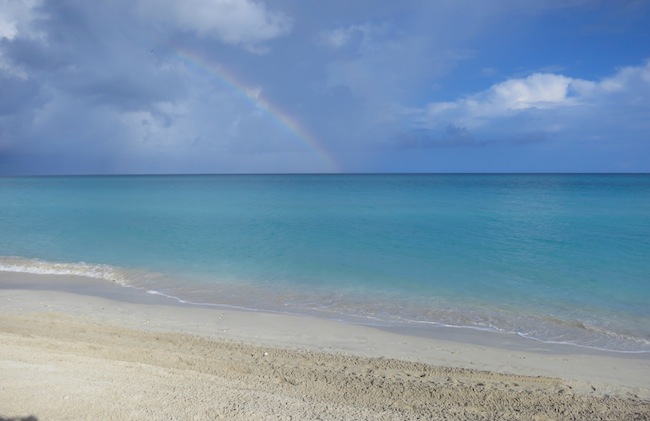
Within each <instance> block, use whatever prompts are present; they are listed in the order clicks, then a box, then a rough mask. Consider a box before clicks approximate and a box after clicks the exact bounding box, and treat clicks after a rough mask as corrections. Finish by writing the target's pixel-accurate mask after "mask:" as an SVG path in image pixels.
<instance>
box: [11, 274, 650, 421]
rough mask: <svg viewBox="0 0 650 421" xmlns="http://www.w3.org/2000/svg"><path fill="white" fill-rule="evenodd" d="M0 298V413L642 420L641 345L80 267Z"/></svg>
mask: <svg viewBox="0 0 650 421" xmlns="http://www.w3.org/2000/svg"><path fill="white" fill-rule="evenodd" d="M21 286H22V288H21ZM25 286H28V288H25ZM0 302H1V303H2V305H1V306H0V308H1V310H0V341H1V343H2V344H3V345H2V347H0V372H2V376H3V384H2V387H1V388H0V417H4V418H2V419H28V417H30V416H31V417H33V418H32V419H38V420H65V419H124V420H131V419H133V420H135V419H199V420H204V419H205V420H208V419H234V420H237V419H241V420H249V419H319V420H329V419H332V420H333V419H380V420H381V419H385V420H399V419H537V420H548V419H625V420H630V419H639V420H641V419H650V382H648V380H647V379H648V378H650V355H648V353H637V354H630V353H627V354H626V353H611V352H596V351H593V350H586V349H582V348H579V347H570V346H566V345H564V346H562V345H555V346H554V345H552V344H544V343H536V342H535V341H530V340H527V339H524V338H519V337H516V336H514V335H508V336H506V335H504V336H503V337H499V335H497V334H495V333H490V332H479V331H468V330H466V329H455V330H454V329H449V328H447V329H443V328H441V329H440V330H439V331H437V332H435V334H434V335H430V336H428V337H422V336H413V335H408V334H404V333H397V332H390V331H385V330H381V329H376V328H372V327H368V326H359V325H354V324H349V323H341V322H336V321H332V320H323V319H316V318H310V317H302V316H291V315H284V314H271V313H264V312H246V311H235V310H232V309H226V308H216V307H211V308H206V307H200V306H188V305H181V304H179V303H178V302H176V303H174V302H173V301H171V300H169V299H167V298H165V297H160V296H155V295H151V294H146V293H145V292H144V291H142V290H136V289H132V288H123V287H116V286H113V285H105V282H102V281H99V280H92V279H87V278H83V277H79V276H63V275H58V276H55V275H34V274H25V273H10V272H0ZM495 335H496V336H495ZM499 344H500V345H499Z"/></svg>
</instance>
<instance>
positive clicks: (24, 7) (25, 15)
mask: <svg viewBox="0 0 650 421" xmlns="http://www.w3.org/2000/svg"><path fill="white" fill-rule="evenodd" d="M41 3H42V1H41V0H0V40H1V39H3V38H5V39H8V40H12V39H14V38H16V37H17V36H18V35H19V34H20V35H22V36H25V35H26V34H25V32H26V31H27V30H28V28H29V26H30V23H31V21H32V20H33V19H34V13H35V12H34V9H36V7H37V6H40V5H41Z"/></svg>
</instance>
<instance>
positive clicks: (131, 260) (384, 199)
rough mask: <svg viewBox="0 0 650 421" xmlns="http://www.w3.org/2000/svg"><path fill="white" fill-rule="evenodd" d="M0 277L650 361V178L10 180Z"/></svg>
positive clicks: (3, 200) (1, 224)
mask: <svg viewBox="0 0 650 421" xmlns="http://www.w3.org/2000/svg"><path fill="white" fill-rule="evenodd" d="M0 270H10V271H24V272H34V273H79V274H85V275H90V276H94V277H101V278H106V279H108V280H112V281H116V282H119V283H120V284H122V285H128V286H134V287H137V288H143V289H145V290H147V291H149V292H151V293H159V294H164V295H169V296H172V297H176V298H178V299H179V300H182V301H185V302H189V303H192V302H193V303H209V304H215V305H228V306H235V307H243V308H249V309H254V310H266V311H281V312H287V313H296V314H309V315H314V316H319V317H327V318H332V319H340V320H347V321H350V322H355V323H367V324H374V325H384V326H394V327H400V326H407V327H408V326H410V327H412V326H420V327H422V326H427V325H429V324H430V325H431V326H435V325H437V324H443V325H450V326H463V327H471V328H477V329H485V330H495V331H504V332H512V333H514V334H519V335H522V336H525V337H529V338H531V339H536V340H541V341H548V342H561V343H570V344H575V345H579V346H584V347H593V348H600V349H609V350H616V351H626V352H640V351H643V352H650V305H649V304H648V303H649V302H650V176H648V175H231V176H227V175H218V176H133V177H131V176H124V177H120V176H110V177H49V178H0Z"/></svg>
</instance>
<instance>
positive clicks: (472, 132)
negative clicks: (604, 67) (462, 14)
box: [396, 60, 650, 147]
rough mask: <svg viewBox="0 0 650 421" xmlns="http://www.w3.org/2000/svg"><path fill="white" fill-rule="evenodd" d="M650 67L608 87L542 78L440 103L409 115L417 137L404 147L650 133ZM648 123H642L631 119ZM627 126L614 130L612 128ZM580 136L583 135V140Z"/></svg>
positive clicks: (622, 74) (406, 139)
mask: <svg viewBox="0 0 650 421" xmlns="http://www.w3.org/2000/svg"><path fill="white" fill-rule="evenodd" d="M649 95H650V60H649V61H647V62H645V63H644V64H643V65H640V66H631V67H624V68H621V69H619V70H617V71H616V72H615V73H614V74H613V75H611V76H609V77H605V78H602V79H600V80H584V79H578V78H571V77H568V76H565V75H561V74H551V73H535V74H532V75H529V76H527V77H524V78H513V79H509V80H505V81H503V82H500V83H497V84H494V85H492V86H491V87H490V88H488V89H487V90H485V91H482V92H478V93H475V94H472V95H468V96H466V97H462V98H459V99H457V100H456V101H447V102H433V103H429V104H427V105H426V106H425V107H424V108H423V109H420V110H415V109H411V110H408V112H405V113H404V117H405V118H406V119H410V120H411V124H412V130H409V131H405V132H402V133H401V134H400V135H398V136H397V139H398V140H397V141H396V142H397V143H396V145H397V146H399V147H434V146H445V147H448V146H454V145H457V146H467V145H475V146H481V145H486V144H491V143H528V142H533V141H545V140H549V139H553V138H562V137H567V136H574V140H575V141H580V139H585V138H588V137H591V138H594V139H595V138H596V137H597V134H598V133H599V132H601V134H603V133H606V132H610V131H613V130H620V131H624V130H626V126H625V125H621V124H620V123H622V122H627V123H628V124H629V126H627V129H631V130H632V131H634V132H635V133H638V130H647V129H650V123H648V122H647V121H648V117H650V113H649V112H650V101H648V100H647V98H650V96H649ZM639 115H643V116H645V118H643V119H640V120H635V119H633V118H631V116H637V117H638V116H639ZM613 121H617V122H619V124H618V125H614V124H613V123H612V122H613ZM578 133H582V134H581V135H578Z"/></svg>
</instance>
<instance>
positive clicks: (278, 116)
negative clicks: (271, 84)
mask: <svg viewBox="0 0 650 421" xmlns="http://www.w3.org/2000/svg"><path fill="white" fill-rule="evenodd" d="M173 50H174V51H175V52H176V54H177V55H178V57H179V58H181V59H182V60H184V61H186V62H190V63H191V64H193V65H194V66H197V67H199V68H201V69H203V70H205V71H207V72H208V73H210V74H211V75H212V76H214V77H216V78H217V79H218V80H219V81H221V82H222V83H223V84H224V85H226V86H228V87H229V88H230V89H232V90H233V91H234V92H237V93H238V94H239V95H240V96H241V97H243V98H244V99H245V100H246V101H248V102H250V103H251V104H253V106H254V107H255V108H256V109H260V110H263V111H264V112H265V113H267V114H268V115H269V116H270V117H272V119H273V120H274V121H276V122H277V123H278V124H279V125H280V126H281V127H283V128H284V129H286V130H288V131H289V132H290V133H291V134H292V135H294V136H296V137H297V138H298V139H299V140H300V141H301V142H302V143H304V144H305V145H306V146H307V147H308V148H309V149H310V150H312V151H314V152H315V153H316V154H317V155H318V156H319V158H320V159H321V160H322V161H323V163H324V164H325V165H326V167H327V168H328V170H329V172H336V173H339V172H342V171H341V167H340V166H339V164H338V163H337V161H336V160H335V159H334V156H333V155H332V154H331V153H330V152H329V151H328V150H327V149H326V148H325V147H323V145H322V144H321V142H319V141H318V139H317V138H316V136H314V135H313V134H312V133H310V132H309V131H308V130H307V129H306V128H305V127H304V126H303V125H302V124H300V123H299V122H298V121H297V120H296V119H295V118H294V117H293V116H291V115H290V114H289V113H287V112H286V111H284V110H283V109H282V108H280V107H279V106H278V105H277V104H273V103H271V102H270V101H268V100H267V99H265V98H264V97H262V95H261V94H260V91H259V89H251V88H250V87H249V86H247V85H246V84H245V83H243V82H241V81H240V80H239V79H238V78H237V77H236V76H235V75H234V74H232V73H231V72H230V71H228V70H227V69H226V68H224V67H223V66H221V65H220V64H219V63H216V62H214V61H209V60H208V59H206V58H204V57H203V56H201V55H200V54H198V53H196V52H194V51H192V50H189V49H187V48H179V47H176V48H173Z"/></svg>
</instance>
